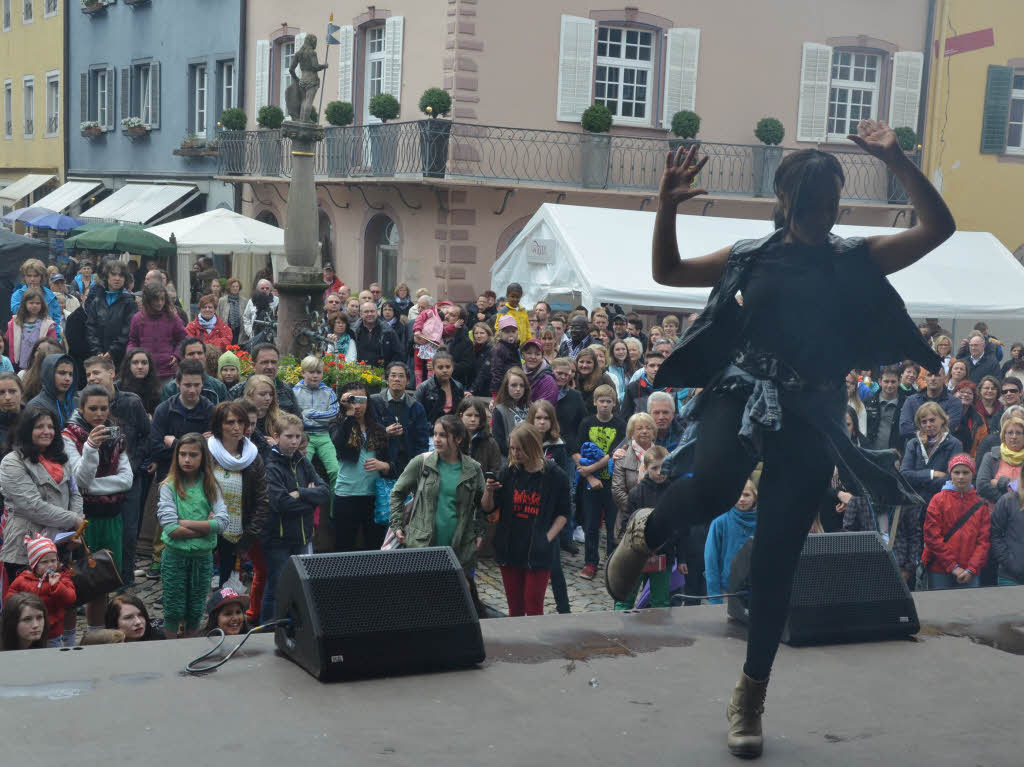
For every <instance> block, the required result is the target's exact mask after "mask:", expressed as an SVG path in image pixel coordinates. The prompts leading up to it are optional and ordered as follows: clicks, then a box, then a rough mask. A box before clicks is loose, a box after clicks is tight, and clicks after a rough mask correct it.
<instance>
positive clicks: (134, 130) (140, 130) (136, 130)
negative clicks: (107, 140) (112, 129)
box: [124, 125, 150, 138]
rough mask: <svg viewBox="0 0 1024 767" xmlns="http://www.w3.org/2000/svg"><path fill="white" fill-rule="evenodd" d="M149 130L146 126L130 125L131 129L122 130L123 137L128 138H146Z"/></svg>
mask: <svg viewBox="0 0 1024 767" xmlns="http://www.w3.org/2000/svg"><path fill="white" fill-rule="evenodd" d="M149 130H150V128H149V126H148V125H132V126H131V127H126V128H125V129H124V135H126V136H128V137H129V138H141V137H143V136H148V135H149Z"/></svg>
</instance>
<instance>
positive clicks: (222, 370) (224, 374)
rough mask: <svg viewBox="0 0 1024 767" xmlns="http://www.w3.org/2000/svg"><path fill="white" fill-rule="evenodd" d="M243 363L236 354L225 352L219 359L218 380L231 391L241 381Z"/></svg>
mask: <svg viewBox="0 0 1024 767" xmlns="http://www.w3.org/2000/svg"><path fill="white" fill-rule="evenodd" d="M241 370H242V363H241V362H240V361H239V359H238V355H237V354H235V353H234V352H224V353H223V354H222V355H220V357H218V358H217V378H219V379H220V380H221V383H223V384H224V385H225V386H226V387H228V388H229V389H230V388H231V387H232V386H234V385H235V384H236V383H238V382H239V381H241V380H242V379H241Z"/></svg>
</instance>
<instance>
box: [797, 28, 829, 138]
mask: <svg viewBox="0 0 1024 767" xmlns="http://www.w3.org/2000/svg"><path fill="white" fill-rule="evenodd" d="M831 76H832V46H830V45H819V44H818V43H804V54H803V60H802V62H801V64H800V108H799V110H798V111H797V118H796V140H797V141H824V140H825V133H826V130H827V128H828V85H829V79H830V78H831Z"/></svg>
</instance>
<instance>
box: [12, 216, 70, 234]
mask: <svg viewBox="0 0 1024 767" xmlns="http://www.w3.org/2000/svg"><path fill="white" fill-rule="evenodd" d="M25 223H27V224H28V225H29V226H34V227H36V228H38V229H53V230H55V231H58V232H69V231H71V230H72V229H74V228H75V227H76V226H81V225H82V220H81V219H79V218H72V217H71V216H63V215H61V214H60V213H44V214H43V215H41V216H39V217H38V218H30V219H27V220H26V221H25Z"/></svg>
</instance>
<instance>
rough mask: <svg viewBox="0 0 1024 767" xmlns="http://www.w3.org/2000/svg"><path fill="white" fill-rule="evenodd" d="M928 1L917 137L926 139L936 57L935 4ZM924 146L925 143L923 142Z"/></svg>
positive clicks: (932, 0) (932, 1) (934, 0)
mask: <svg viewBox="0 0 1024 767" xmlns="http://www.w3.org/2000/svg"><path fill="white" fill-rule="evenodd" d="M936 1H937V0H928V27H927V33H926V34H927V37H926V38H925V41H924V68H923V69H922V71H921V108H920V109H918V110H917V135H918V136H921V137H922V139H923V138H924V127H925V123H926V121H927V116H928V95H929V93H930V92H931V73H932V59H933V58H934V56H935V47H934V46H935V3H936ZM921 143H922V144H923V143H924V141H923V140H922V142H921Z"/></svg>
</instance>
